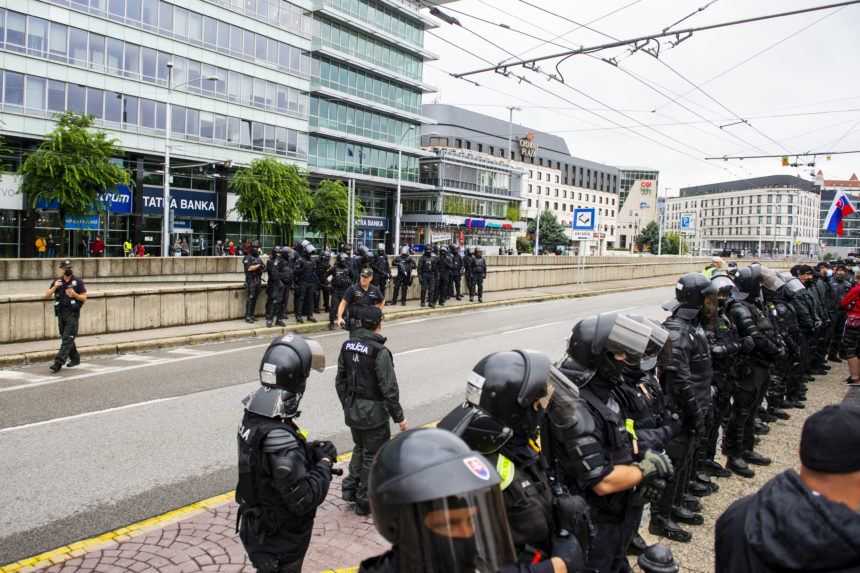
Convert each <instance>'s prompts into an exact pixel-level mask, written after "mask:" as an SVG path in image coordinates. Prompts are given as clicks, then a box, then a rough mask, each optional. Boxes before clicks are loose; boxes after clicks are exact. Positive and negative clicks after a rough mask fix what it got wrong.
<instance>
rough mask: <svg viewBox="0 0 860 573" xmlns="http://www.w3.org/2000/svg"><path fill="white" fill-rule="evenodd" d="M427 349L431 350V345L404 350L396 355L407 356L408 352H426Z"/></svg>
mask: <svg viewBox="0 0 860 573" xmlns="http://www.w3.org/2000/svg"><path fill="white" fill-rule="evenodd" d="M425 350H430V347H424V348H413V349H411V350H404V351H403V352H398V353H397V354H395V356H406V355H407V354H414V353H415V352H424V351H425Z"/></svg>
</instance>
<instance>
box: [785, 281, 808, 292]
mask: <svg viewBox="0 0 860 573" xmlns="http://www.w3.org/2000/svg"><path fill="white" fill-rule="evenodd" d="M785 290H786V292H789V293H791V294H792V295H795V294H797V293H799V292H801V291H803V290H806V287H805V286H803V283H802V282H800V279H798V278H792V279H791V280H790V281H788V282H787V283H785Z"/></svg>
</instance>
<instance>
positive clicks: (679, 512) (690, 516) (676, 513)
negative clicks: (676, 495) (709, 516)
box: [672, 505, 705, 525]
mask: <svg viewBox="0 0 860 573" xmlns="http://www.w3.org/2000/svg"><path fill="white" fill-rule="evenodd" d="M672 519H674V520H675V521H677V522H678V523H686V524H687V525H703V524H704V523H705V518H704V517H702V516H701V515H699V514H698V513H694V512H692V511H690V510H689V509H687V508H685V507H681V506H680V505H676V506H673V507H672Z"/></svg>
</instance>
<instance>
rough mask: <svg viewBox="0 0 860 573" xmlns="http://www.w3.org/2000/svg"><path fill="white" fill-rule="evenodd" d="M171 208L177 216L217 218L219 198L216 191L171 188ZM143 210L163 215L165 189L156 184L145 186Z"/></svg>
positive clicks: (150, 213)
mask: <svg viewBox="0 0 860 573" xmlns="http://www.w3.org/2000/svg"><path fill="white" fill-rule="evenodd" d="M170 208H171V209H173V212H174V213H175V216H176V217H182V218H196V219H215V218H216V217H217V216H218V208H217V198H216V194H215V192H214V191H192V190H190V189H171V190H170ZM143 212H144V213H145V214H147V215H161V214H162V213H163V212H164V189H163V188H162V187H159V186H155V185H144V186H143Z"/></svg>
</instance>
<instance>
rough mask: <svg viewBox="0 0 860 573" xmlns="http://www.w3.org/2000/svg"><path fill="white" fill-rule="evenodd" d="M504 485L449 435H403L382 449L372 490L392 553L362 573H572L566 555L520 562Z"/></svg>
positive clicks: (369, 562)
mask: <svg viewBox="0 0 860 573" xmlns="http://www.w3.org/2000/svg"><path fill="white" fill-rule="evenodd" d="M500 484H501V479H500V478H499V475H498V473H496V471H495V470H494V469H493V467H492V465H491V464H490V463H489V462H488V461H487V460H486V459H485V458H484V457H483V456H482V455H481V454H480V453H478V452H475V451H472V450H471V449H469V446H467V445H466V444H465V443H464V442H463V440H461V439H460V438H458V437H457V436H455V435H454V434H452V433H451V432H447V431H445V430H440V429H436V428H423V429H419V430H410V431H408V432H405V433H402V434H400V435H398V436H397V437H395V438H394V439H393V440H391V441H390V442H388V443H387V444H385V445H384V446H383V447H382V449H380V450H379V454H378V455H377V457H376V461H375V462H374V464H373V467H372V468H371V473H370V486H369V491H368V494H369V497H370V506H371V508H372V510H373V522H374V525H376V529H377V531H379V533H380V534H381V535H382V536H383V537H384V538H385V539H387V540H388V541H389V542H390V543H391V545H392V547H391V549H390V550H389V551H387V552H386V553H384V554H382V555H379V556H377V557H372V558H370V559H365V560H364V561H363V562H362V563H361V566H360V568H359V573H476V572H477V573H567V572H570V573H574V571H575V570H574V569H570V568H568V566H567V564H566V562H565V559H569V557H567V556H564V557H561V556H559V557H553V558H552V559H549V560H547V561H544V562H542V563H538V564H534V565H532V564H528V565H522V564H517V563H515V559H516V557H515V554H514V547H513V544H512V543H511V532H510V530H509V528H508V520H507V519H506V518H505V517H506V516H505V511H504V504H503V502H502V499H501V498H502V493H501V490H500V487H499V486H500Z"/></svg>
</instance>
